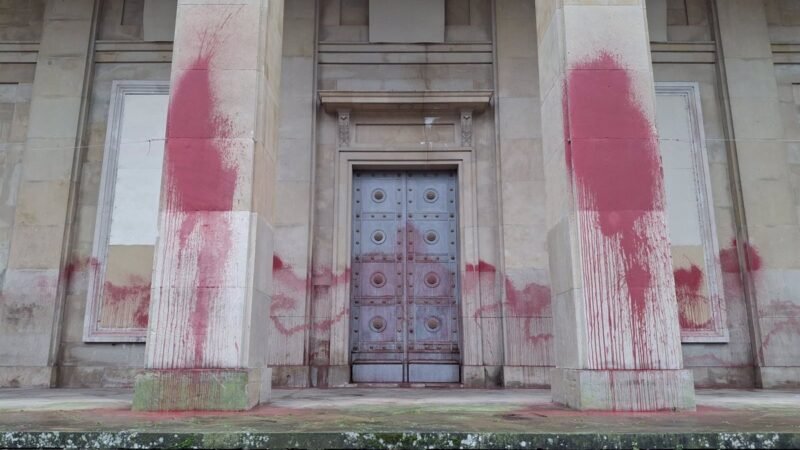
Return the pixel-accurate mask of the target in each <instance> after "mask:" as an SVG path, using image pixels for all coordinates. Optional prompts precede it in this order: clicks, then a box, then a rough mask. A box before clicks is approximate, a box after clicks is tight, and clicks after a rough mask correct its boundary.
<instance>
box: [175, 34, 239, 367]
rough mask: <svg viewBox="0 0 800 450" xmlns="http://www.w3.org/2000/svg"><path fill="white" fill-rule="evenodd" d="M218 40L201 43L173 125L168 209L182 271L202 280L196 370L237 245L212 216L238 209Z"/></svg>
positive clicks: (196, 295) (194, 327)
mask: <svg viewBox="0 0 800 450" xmlns="http://www.w3.org/2000/svg"><path fill="white" fill-rule="evenodd" d="M214 39H215V38H213V37H212V39H211V41H209V42H205V41H203V42H201V43H200V52H199V55H198V56H197V57H196V58H195V60H194V61H193V62H192V64H191V65H190V66H189V68H188V70H185V71H184V73H183V74H182V75H181V76H180V77H179V78H178V80H177V81H176V82H175V84H174V88H173V92H172V98H171V102H170V107H169V114H168V119H167V145H166V158H165V161H166V167H165V186H166V203H167V205H166V209H167V211H168V212H169V213H171V215H172V217H174V218H177V219H178V220H179V221H180V224H179V227H178V230H179V231H178V235H177V239H178V242H177V261H178V265H179V267H180V270H179V271H180V272H187V273H196V277H197V278H196V280H195V282H194V288H193V291H194V292H192V293H191V294H189V295H190V296H191V298H190V299H187V300H188V301H190V302H191V303H192V304H193V310H192V312H191V314H190V317H189V322H190V330H188V331H189V333H190V334H191V337H190V338H189V340H190V341H191V342H194V352H193V356H194V362H193V364H192V365H193V366H194V367H201V366H202V364H203V359H204V346H205V340H206V337H207V335H208V328H209V320H210V315H211V314H212V312H211V311H212V306H213V305H212V303H213V297H214V294H213V293H214V292H215V291H216V289H214V288H217V287H219V283H220V281H221V279H222V276H223V268H224V267H225V264H226V262H227V261H228V258H229V255H228V252H229V250H230V248H231V245H232V241H231V230H230V223H229V222H228V219H227V217H225V216H224V215H220V214H208V212H212V213H213V212H226V211H231V210H232V209H233V198H234V192H235V189H236V179H237V173H238V168H237V167H236V166H235V165H232V164H230V163H229V161H230V159H231V157H232V156H233V155H231V151H230V150H229V149H228V148H227V147H226V145H228V142H229V138H230V137H231V126H230V122H229V121H228V120H227V119H226V118H225V117H224V116H222V115H221V114H219V113H218V112H217V109H216V105H217V97H216V95H215V93H214V91H213V89H212V82H211V70H210V62H211V60H212V57H213V53H214V52H213V48H214V47H216V41H215V40H214ZM206 44H208V45H206ZM169 238H172V237H169ZM190 242H191V244H190ZM189 247H192V248H189ZM190 255H191V256H190ZM191 266H194V267H193V268H192V267H191ZM176 275H177V276H182V274H176ZM183 283H186V281H183Z"/></svg>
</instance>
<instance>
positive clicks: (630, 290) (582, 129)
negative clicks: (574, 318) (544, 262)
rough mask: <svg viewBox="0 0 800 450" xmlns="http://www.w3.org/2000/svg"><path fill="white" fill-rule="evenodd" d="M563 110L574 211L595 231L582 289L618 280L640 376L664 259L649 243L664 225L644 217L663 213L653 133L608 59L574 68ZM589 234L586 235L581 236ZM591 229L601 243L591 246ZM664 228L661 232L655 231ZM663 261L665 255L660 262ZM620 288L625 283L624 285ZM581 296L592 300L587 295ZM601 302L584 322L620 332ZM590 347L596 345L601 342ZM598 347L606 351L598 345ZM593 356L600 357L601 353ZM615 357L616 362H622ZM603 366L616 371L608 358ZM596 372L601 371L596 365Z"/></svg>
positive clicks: (660, 246) (624, 77)
mask: <svg viewBox="0 0 800 450" xmlns="http://www.w3.org/2000/svg"><path fill="white" fill-rule="evenodd" d="M566 95H567V99H566V103H567V104H566V108H567V113H566V114H567V116H568V118H569V120H568V121H567V123H568V127H569V128H568V133H569V136H568V146H567V149H566V157H567V158H568V161H567V167H571V169H572V173H571V176H572V177H573V179H574V180H575V184H576V189H577V199H578V207H579V209H580V210H581V211H584V212H591V213H593V214H592V215H593V216H594V217H595V219H594V220H596V223H595V224H591V225H589V224H586V225H583V229H582V231H581V234H582V240H584V242H583V244H582V246H583V247H584V248H585V249H592V250H591V252H592V254H590V255H587V257H586V258H585V261H587V262H586V263H585V264H584V272H585V275H584V276H586V277H588V278H589V279H588V280H587V281H585V283H586V284H587V285H588V286H594V285H597V284H598V283H607V282H608V281H606V280H607V277H608V276H609V275H610V274H613V273H615V272H617V271H619V272H621V274H622V279H620V280H619V282H617V283H616V284H615V285H609V286H607V287H606V289H609V290H612V291H616V294H610V295H612V296H614V297H624V296H626V293H627V301H628V302H629V307H630V311H631V317H630V321H631V323H630V324H629V326H630V329H631V331H632V338H633V349H634V361H635V362H636V367H642V368H646V367H647V366H648V364H649V363H650V362H651V361H648V357H647V356H646V355H647V354H648V353H649V350H648V349H647V347H648V346H649V338H648V335H649V330H648V328H649V325H648V322H647V320H646V319H647V315H648V310H650V309H651V308H652V307H653V306H654V305H650V304H649V302H650V301H651V299H652V298H653V295H652V294H651V292H652V290H653V288H654V287H655V286H653V280H654V278H655V275H656V273H654V272H653V269H654V267H651V265H652V262H653V260H654V259H655V260H659V259H662V258H663V257H668V253H667V249H668V246H667V243H666V242H664V243H658V242H656V241H655V240H654V239H657V238H654V237H653V236H661V235H664V236H666V232H665V231H666V228H665V224H662V223H654V221H653V219H651V218H650V217H649V215H650V214H651V213H653V212H662V211H663V209H664V198H663V175H662V172H661V159H660V155H659V153H658V139H657V135H656V132H655V126H654V124H653V123H652V122H651V120H650V119H649V118H648V117H647V116H646V115H645V113H644V112H643V111H642V109H641V107H640V106H639V104H638V103H637V101H636V98H635V95H636V91H635V89H634V87H633V85H632V83H631V78H630V75H629V73H628V71H627V70H626V69H625V68H624V67H622V66H621V65H620V64H619V63H618V62H617V61H616V59H615V58H614V57H613V56H611V55H610V54H609V53H606V52H602V53H600V54H599V55H598V56H597V58H596V59H594V60H591V61H587V62H585V63H582V64H578V65H577V66H576V67H574V69H572V70H571V71H570V72H569V76H568V82H567V94H566ZM587 227H588V228H587ZM594 227H597V228H599V231H600V232H601V233H602V235H603V236H604V237H605V239H604V240H603V241H598V242H594V241H595V240H596V238H595V237H594V235H593V233H592V230H593V228H594ZM662 228H663V229H662ZM609 245H611V248H614V247H618V249H619V250H618V251H619V252H620V254H621V255H620V256H621V262H620V263H621V265H622V266H621V267H619V268H618V269H617V268H615V267H613V266H614V265H616V264H620V263H617V262H615V260H616V258H614V257H613V255H608V254H607V253H608V248H606V249H604V247H603V246H609ZM662 253H664V254H663V255H662ZM623 281H624V283H623ZM588 295H590V296H591V295H598V294H593V293H591V292H590V293H589V294H588ZM607 301H608V299H604V298H596V299H595V300H593V301H590V305H589V308H590V311H589V314H590V318H591V320H595V321H602V325H601V327H603V328H605V329H610V330H613V329H614V328H616V327H621V326H626V327H627V325H623V324H621V323H619V322H615V320H617V319H615V318H614V316H613V315H612V314H611V313H609V312H607V311H605V308H603V307H602V306H601V305H602V304H604V303H605V302H607ZM595 339H596V340H598V341H602V340H603V338H602V337H600V336H596V337H595ZM602 345H605V344H602ZM602 345H601V347H598V348H597V349H596V350H595V353H597V352H600V353H606V352H607V349H605V348H604V347H603V346H602ZM621 358H622V357H621V354H620V356H619V357H617V358H616V359H619V360H620V362H621ZM600 359H601V360H602V361H606V362H608V361H611V364H612V365H614V364H616V363H615V362H613V361H614V359H615V357H614V356H611V357H610V360H609V358H607V357H606V356H602V357H601V358H600ZM598 364H605V363H600V362H599V361H598Z"/></svg>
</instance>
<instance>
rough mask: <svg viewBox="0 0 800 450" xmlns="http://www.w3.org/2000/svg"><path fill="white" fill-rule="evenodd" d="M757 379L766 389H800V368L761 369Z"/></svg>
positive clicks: (758, 371)
mask: <svg viewBox="0 0 800 450" xmlns="http://www.w3.org/2000/svg"><path fill="white" fill-rule="evenodd" d="M756 377H757V378H758V386H760V387H762V388H764V389H781V388H797V387H800V367H759V368H757V369H756Z"/></svg>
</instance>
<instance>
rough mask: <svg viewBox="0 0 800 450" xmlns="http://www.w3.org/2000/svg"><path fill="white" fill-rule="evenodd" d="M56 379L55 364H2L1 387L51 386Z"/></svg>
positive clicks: (0, 368)
mask: <svg viewBox="0 0 800 450" xmlns="http://www.w3.org/2000/svg"><path fill="white" fill-rule="evenodd" d="M55 381H56V370H55V368H54V367H53V366H0V388H32V387H38V388H49V387H53V386H55Z"/></svg>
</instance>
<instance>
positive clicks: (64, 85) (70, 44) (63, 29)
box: [0, 0, 98, 387]
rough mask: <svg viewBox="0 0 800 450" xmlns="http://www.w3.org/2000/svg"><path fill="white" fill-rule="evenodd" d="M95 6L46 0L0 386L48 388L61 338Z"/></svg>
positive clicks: (8, 276)
mask: <svg viewBox="0 0 800 450" xmlns="http://www.w3.org/2000/svg"><path fill="white" fill-rule="evenodd" d="M97 5H98V3H97V2H96V1H95V0H58V1H55V0H49V1H47V3H46V6H45V13H44V21H43V24H42V27H43V30H42V39H41V42H40V43H39V56H38V60H37V64H36V73H35V78H34V83H33V97H32V100H31V112H30V119H29V126H28V137H27V141H26V146H25V152H24V155H23V161H22V177H21V180H20V182H19V193H18V197H17V207H16V210H15V214H14V228H13V233H12V235H11V250H10V254H9V260H8V270H7V271H6V273H5V280H4V284H3V292H2V296H1V297H0V315H2V316H3V317H7V316H18V317H21V318H22V319H21V320H19V321H17V326H16V328H11V329H5V328H3V329H0V387H4V386H50V385H51V384H52V383H53V382H54V380H55V371H54V370H53V366H54V364H55V360H56V356H57V354H58V345H59V339H60V323H61V315H62V314H61V310H62V305H63V299H64V291H65V289H64V288H65V286H64V281H65V280H64V278H65V276H64V271H63V268H64V267H65V262H66V255H67V250H68V246H69V236H70V228H71V223H72V217H73V215H74V214H73V211H74V204H75V195H76V193H77V189H78V186H77V179H76V177H77V174H79V173H80V170H79V168H78V167H77V162H78V161H80V158H81V155H80V153H81V152H80V151H79V148H80V143H81V140H82V134H83V133H82V131H83V130H82V128H83V116H84V111H85V104H86V94H87V91H88V89H87V86H88V78H89V77H88V74H89V73H90V70H91V61H92V57H93V53H94V45H93V44H94V34H95V33H94V30H95V18H96V15H97V9H98V6H97Z"/></svg>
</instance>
